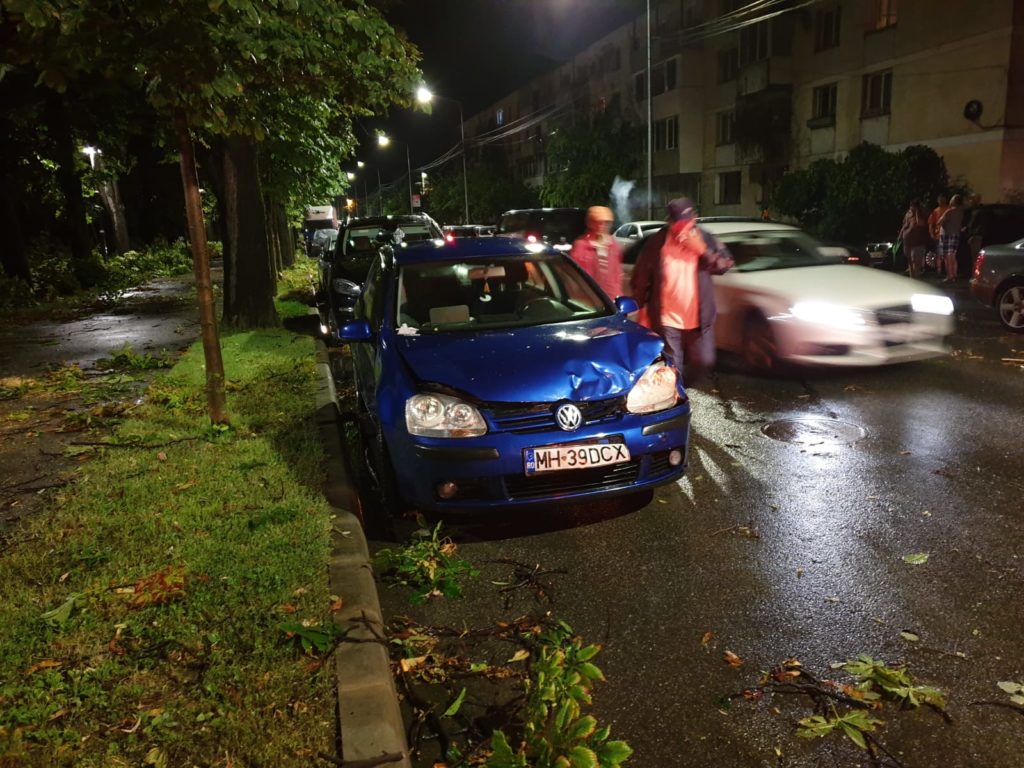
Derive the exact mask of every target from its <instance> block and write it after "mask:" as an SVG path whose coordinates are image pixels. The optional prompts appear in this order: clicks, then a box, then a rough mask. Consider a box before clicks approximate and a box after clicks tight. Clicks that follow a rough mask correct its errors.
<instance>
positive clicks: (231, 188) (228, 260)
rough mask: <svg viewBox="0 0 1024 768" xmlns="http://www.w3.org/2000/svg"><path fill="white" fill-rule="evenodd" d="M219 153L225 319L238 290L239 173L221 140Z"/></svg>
mask: <svg viewBox="0 0 1024 768" xmlns="http://www.w3.org/2000/svg"><path fill="white" fill-rule="evenodd" d="M218 155H219V157H220V161H221V162H220V169H221V173H220V181H221V185H220V189H219V190H218V192H217V200H218V203H217V204H218V206H219V208H220V230H221V241H220V242H221V253H222V256H223V259H224V265H223V269H224V293H223V304H224V306H223V307H222V308H221V312H222V313H223V314H222V315H221V317H223V318H224V319H225V321H226V320H227V318H229V317H231V316H232V315H233V314H234V312H235V308H234V302H233V300H232V297H233V296H234V295H235V293H236V292H237V286H236V285H235V275H236V274H237V271H236V270H235V264H236V263H237V262H238V213H237V211H238V174H237V173H235V166H234V163H232V162H231V158H230V157H228V150H227V147H226V146H225V144H224V141H223V140H221V141H220V142H219V147H218Z"/></svg>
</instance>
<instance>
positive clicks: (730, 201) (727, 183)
mask: <svg viewBox="0 0 1024 768" xmlns="http://www.w3.org/2000/svg"><path fill="white" fill-rule="evenodd" d="M742 178H743V174H742V172H741V171H728V172H727V173H720V174H718V189H717V194H716V196H715V202H716V203H718V205H738V204H739V202H740V182H741V180H742Z"/></svg>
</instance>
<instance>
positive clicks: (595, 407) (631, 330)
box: [340, 237, 690, 511]
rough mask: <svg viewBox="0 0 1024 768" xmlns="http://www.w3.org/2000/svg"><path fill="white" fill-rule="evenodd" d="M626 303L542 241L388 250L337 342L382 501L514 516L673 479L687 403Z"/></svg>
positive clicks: (678, 469) (679, 466) (683, 443)
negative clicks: (511, 511)
mask: <svg viewBox="0 0 1024 768" xmlns="http://www.w3.org/2000/svg"><path fill="white" fill-rule="evenodd" d="M636 309H637V306H636V302H635V301H633V300H632V299H630V298H620V299H618V300H617V301H616V302H615V303H612V301H611V300H610V299H609V298H608V297H607V296H605V294H604V293H603V292H602V291H601V290H600V289H599V288H598V287H597V285H596V284H595V283H594V281H593V280H591V279H590V278H589V277H588V276H587V275H586V274H585V273H584V272H583V271H582V270H581V269H580V268H579V267H578V266H577V265H576V263H575V262H574V261H573V260H572V259H570V258H569V257H568V256H567V255H565V254H563V253H559V252H557V251H555V250H554V249H552V248H550V247H547V246H544V245H542V244H540V243H527V242H524V241H523V240H521V239H518V238H508V237H488V238H476V239H472V238H467V239H464V240H456V241H455V242H453V243H444V242H442V243H440V244H438V243H431V242H423V243H415V244H412V245H410V246H409V247H408V248H388V247H385V248H382V249H381V257H380V258H379V259H375V260H374V262H373V266H372V267H371V268H370V274H369V275H368V277H367V280H366V288H365V289H364V291H363V293H362V295H361V296H360V297H359V301H358V303H357V304H356V309H355V319H354V320H353V321H351V322H349V323H346V324H345V325H343V326H342V328H341V331H340V336H341V338H342V340H344V341H348V342H350V343H352V358H353V365H354V370H355V383H356V396H357V399H358V404H359V406H360V410H362V411H363V412H364V413H366V414H367V415H368V420H369V422H370V424H368V425H367V427H368V428H367V432H368V433H371V434H372V437H371V445H372V453H373V454H374V464H375V467H374V475H375V477H376V478H377V480H378V484H379V487H380V491H381V496H382V498H383V499H384V501H385V505H386V506H388V507H391V508H395V507H397V506H400V505H401V503H402V502H405V503H409V504H412V505H414V506H416V507H417V508H419V509H423V510H437V511H439V510H448V509H483V508H494V509H508V508H510V507H521V506H523V505H530V504H538V503H544V504H548V505H550V504H551V503H552V502H559V501H565V500H570V499H583V498H597V497H605V496H609V495H616V494H627V493H633V492H636V491H643V490H646V489H650V488H654V487H655V486H658V485H663V484H665V483H670V482H672V481H674V480H676V479H678V478H679V477H680V475H682V474H683V470H684V467H685V465H686V448H687V442H688V437H689V422H690V404H689V401H688V399H687V396H686V393H685V391H684V390H683V385H682V381H681V379H680V378H679V377H678V376H677V375H676V372H675V369H674V368H672V367H671V366H669V365H666V363H665V361H664V358H663V357H662V348H663V346H664V345H663V342H662V340H661V339H660V338H658V336H656V335H655V334H653V333H652V332H650V331H649V330H647V329H646V328H644V327H643V326H641V325H638V324H637V323H634V322H632V321H631V320H629V319H628V314H629V313H630V312H633V311H636Z"/></svg>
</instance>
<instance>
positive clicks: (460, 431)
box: [405, 394, 487, 437]
mask: <svg viewBox="0 0 1024 768" xmlns="http://www.w3.org/2000/svg"><path fill="white" fill-rule="evenodd" d="M405 428H406V429H407V430H409V434H410V435H419V436H420V437H479V436H480V435H485V434H487V424H486V423H485V422H484V419H483V417H482V416H481V415H480V411H478V410H477V409H476V408H475V407H473V406H472V405H470V404H469V403H464V402H462V401H461V400H459V399H457V398H454V397H449V396H448V395H435V394H422V395H413V396H412V397H410V398H409V399H408V400H406V401H405Z"/></svg>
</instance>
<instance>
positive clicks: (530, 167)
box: [466, 0, 1024, 215]
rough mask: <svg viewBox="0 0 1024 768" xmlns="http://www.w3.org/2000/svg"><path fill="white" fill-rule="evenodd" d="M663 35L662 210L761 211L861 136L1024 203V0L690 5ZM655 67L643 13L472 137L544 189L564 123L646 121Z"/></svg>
mask: <svg viewBox="0 0 1024 768" xmlns="http://www.w3.org/2000/svg"><path fill="white" fill-rule="evenodd" d="M652 26H653V35H652V46H651V54H652V68H651V88H650V90H651V93H650V98H651V99H652V101H651V109H652V112H653V148H654V151H653V165H654V174H653V187H654V190H655V198H656V202H657V203H659V204H660V203H661V202H663V201H665V200H667V199H670V198H671V197H673V196H677V195H680V194H687V195H689V196H691V197H693V198H695V199H697V200H698V201H699V203H700V206H701V209H702V211H703V212H704V213H705V214H709V215H710V214H718V215H725V214H736V215H754V214H757V213H758V212H759V211H760V210H761V208H762V206H763V205H764V202H765V200H766V199H768V198H769V197H770V192H771V188H772V185H773V184H774V183H775V182H776V181H777V180H778V178H779V177H780V176H781V175H782V174H783V173H784V172H785V171H786V170H790V169H796V168H804V167H807V166H808V165H809V164H810V163H812V162H813V161H814V160H816V159H818V158H839V157H842V156H844V155H845V153H847V152H849V150H850V149H851V148H853V147H854V146H856V145H857V144H859V143H860V142H862V141H869V142H872V143H875V144H879V145H881V146H883V147H885V148H887V149H890V150H898V149H901V148H903V147H906V146H909V145H912V144H925V145H928V146H931V147H933V148H934V149H935V150H936V151H937V152H939V153H940V154H941V155H942V156H943V157H944V158H945V161H946V165H947V168H948V170H949V172H950V175H951V176H952V177H954V178H957V177H959V178H961V179H963V180H964V181H966V182H967V183H968V184H969V185H970V186H971V187H972V188H973V189H974V190H975V191H977V192H978V193H979V194H981V195H982V197H983V199H984V200H985V201H986V202H995V201H997V200H1001V199H1006V198H1008V197H1018V196H1021V195H1024V2H1019V1H1015V0H974V2H972V3H970V4H969V5H968V4H965V3H945V4H942V3H935V2H926V1H925V0H817V2H810V3H808V2H793V1H789V2H787V1H784V0H779V1H778V2H764V1H763V0H762V2H759V3H756V4H751V3H749V2H738V1H737V0H676V1H675V2H662V3H656V4H654V6H653V11H652ZM646 67H647V55H646V19H645V17H640V18H638V19H636V20H635V21H634V22H633V23H631V24H627V25H624V26H623V27H620V28H619V29H617V30H615V31H614V32H612V33H610V34H608V35H606V36H605V37H603V38H601V39H600V40H598V41H596V42H595V43H593V44H592V45H590V46H589V47H588V48H586V49H585V50H584V51H581V52H580V53H579V54H577V55H576V56H574V57H573V59H572V60H570V61H568V62H566V63H565V64H563V65H561V66H560V67H558V68H557V69H555V70H553V71H551V72H548V73H546V74H544V75H542V76H540V77H538V78H536V79H535V80H534V81H532V82H531V83H528V84H527V85H526V86H524V87H523V88H520V89H519V90H518V91H516V92H514V93H511V94H508V95H507V96H505V97H504V98H502V99H501V100H499V101H498V102H496V103H495V104H494V105H492V106H491V107H489V108H488V109H486V110H483V111H482V112H480V113H478V114H477V115H474V116H472V117H470V119H469V120H467V122H466V135H467V137H468V138H469V137H490V138H491V140H492V141H493V142H494V144H495V145H496V146H501V147H503V148H504V149H505V151H506V152H507V156H508V158H509V161H510V168H511V170H512V172H513V173H514V174H516V176H517V177H518V178H521V179H523V180H525V181H526V182H527V183H530V184H540V183H541V182H542V181H543V176H544V173H545V172H551V170H550V169H547V168H546V167H545V155H544V145H545V139H546V137H547V136H548V135H550V133H551V131H554V130H557V129H558V126H559V125H560V124H561V123H563V122H564V121H566V120H581V119H588V116H589V115H592V114H595V113H597V112H605V113H610V114H613V115H615V116H616V117H618V118H621V119H623V120H629V121H633V122H637V123H644V122H645V121H646V115H647V98H648V94H647V86H646V83H647V69H646ZM522 125H527V126H528V127H527V128H524V129H521V130H520V128H519V127H520V126H522ZM638 149H639V150H641V151H645V148H638ZM638 182H639V183H638V186H641V187H642V186H643V180H642V179H638Z"/></svg>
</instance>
